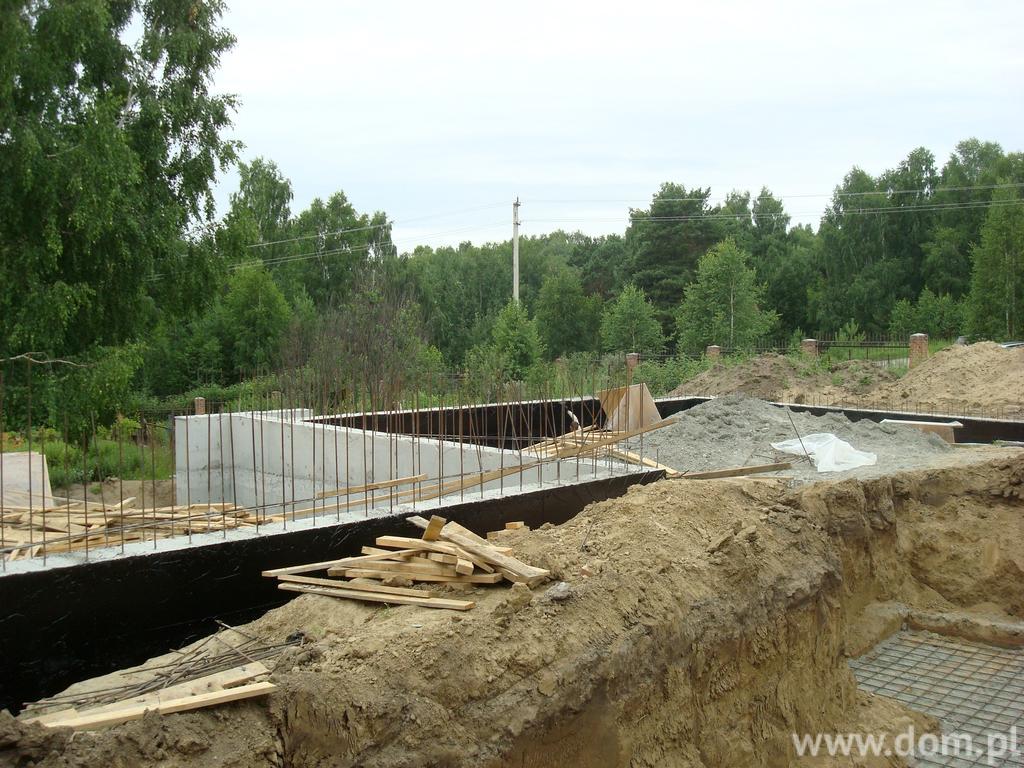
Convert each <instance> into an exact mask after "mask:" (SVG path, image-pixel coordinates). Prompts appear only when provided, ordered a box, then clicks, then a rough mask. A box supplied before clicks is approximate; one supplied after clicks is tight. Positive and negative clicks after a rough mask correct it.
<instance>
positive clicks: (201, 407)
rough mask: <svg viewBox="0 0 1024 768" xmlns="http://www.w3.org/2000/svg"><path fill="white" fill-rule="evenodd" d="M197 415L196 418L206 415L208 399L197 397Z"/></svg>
mask: <svg viewBox="0 0 1024 768" xmlns="http://www.w3.org/2000/svg"><path fill="white" fill-rule="evenodd" d="M195 406H196V408H195V414H196V416H202V415H204V414H205V413H206V398H205V397H197V398H196V401H195Z"/></svg>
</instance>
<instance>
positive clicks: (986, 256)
mask: <svg viewBox="0 0 1024 768" xmlns="http://www.w3.org/2000/svg"><path fill="white" fill-rule="evenodd" d="M993 203H995V204H996V205H994V206H993V207H992V208H990V209H989V212H988V215H987V216H986V218H985V225H984V226H983V227H982V228H981V243H980V244H979V245H978V246H977V247H975V248H974V251H973V255H974V269H973V271H972V273H971V294H970V297H969V298H968V304H967V312H968V328H969V330H970V332H971V333H972V334H975V335H978V336H984V337H987V338H992V339H1000V338H1004V339H1013V338H1016V337H1017V336H1019V335H1020V334H1021V332H1022V331H1024V322H1022V311H1024V255H1022V251H1024V204H1022V203H1024V201H1021V200H1020V199H1019V198H1018V197H1017V194H1016V191H1014V190H998V192H997V193H996V194H995V195H994V196H993Z"/></svg>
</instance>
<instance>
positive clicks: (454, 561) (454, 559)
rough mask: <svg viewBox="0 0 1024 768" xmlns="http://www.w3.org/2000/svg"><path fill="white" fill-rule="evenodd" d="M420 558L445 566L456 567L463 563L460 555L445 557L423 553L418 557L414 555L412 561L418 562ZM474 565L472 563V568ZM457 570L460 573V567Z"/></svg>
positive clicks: (439, 553) (440, 554) (438, 554)
mask: <svg viewBox="0 0 1024 768" xmlns="http://www.w3.org/2000/svg"><path fill="white" fill-rule="evenodd" d="M419 558H425V559H427V560H433V561H434V562H435V563H444V564H445V565H454V566H458V564H459V563H460V562H462V558H461V557H459V556H458V555H445V554H442V553H441V552H421V553H420V554H418V555H414V556H413V557H412V560H413V561H415V560H417V559H419ZM472 565H473V564H472V563H470V566H472ZM455 570H456V571H458V570H459V569H458V567H456V569H455ZM470 573H472V571H470Z"/></svg>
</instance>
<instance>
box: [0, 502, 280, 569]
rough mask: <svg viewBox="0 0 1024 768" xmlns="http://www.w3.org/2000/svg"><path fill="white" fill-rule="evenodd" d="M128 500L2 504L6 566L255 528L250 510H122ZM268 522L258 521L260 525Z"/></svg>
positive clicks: (223, 506) (208, 507)
mask: <svg viewBox="0 0 1024 768" xmlns="http://www.w3.org/2000/svg"><path fill="white" fill-rule="evenodd" d="M134 500H135V499H134V498H127V499H124V500H123V501H120V502H118V503H116V504H95V503H90V502H88V501H84V500H82V501H79V500H72V499H58V498H56V497H54V498H53V499H52V501H53V502H55V503H53V504H51V505H49V506H46V507H43V506H41V505H38V506H30V505H28V504H27V503H26V504H23V505H8V504H5V505H4V508H3V513H2V515H0V528H2V536H0V540H2V541H3V542H4V546H5V548H6V552H5V555H6V558H7V560H9V561H10V560H17V559H19V558H23V557H39V556H41V555H52V554H57V553H61V552H75V551H78V550H83V549H89V548H91V547H97V548H98V547H110V546H115V545H120V544H122V543H127V542H132V541H152V540H154V539H163V538H167V537H170V536H178V535H182V534H190V533H209V532H211V531H223V530H226V529H229V528H240V527H244V526H254V525H256V513H255V512H254V511H253V510H248V509H243V508H241V507H236V506H235V505H234V504H230V503H223V504H222V503H216V504H205V503H204V504H193V505H191V506H186V505H174V506H167V507H156V508H148V509H134V508H128V505H129V504H131V502H133V501H134ZM273 519H274V518H269V517H264V518H261V519H260V522H261V523H264V522H270V521H272V520H273Z"/></svg>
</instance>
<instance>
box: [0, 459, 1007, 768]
mask: <svg viewBox="0 0 1024 768" xmlns="http://www.w3.org/2000/svg"><path fill="white" fill-rule="evenodd" d="M1022 480H1024V458H1022V457H1021V456H1020V455H1019V454H1015V455H1014V456H1013V457H1008V458H1001V459H997V460H993V461H986V462H982V463H977V464H965V465H962V466H957V467H950V468H943V469H932V470H920V471H914V472H907V473H902V474H899V475H896V476H893V477H884V478H879V479H873V480H867V481H860V480H854V479H851V480H845V481H842V482H838V483H821V484H816V485H811V486H807V487H804V488H801V489H797V490H793V491H786V490H784V489H780V488H778V487H777V486H776V484H773V483H765V482H758V481H752V480H733V481H711V482H693V481H665V482H659V483H655V484H653V485H648V486H645V487H636V488H632V489H630V490H629V491H628V492H627V493H626V494H625V495H623V496H622V497H620V498H615V499H609V500H607V501H602V502H599V503H596V504H592V505H590V506H589V507H587V509H585V510H584V511H583V512H582V513H581V514H579V515H577V516H576V517H574V518H573V519H571V520H568V521H567V522H565V523H564V524H562V525H559V526H542V527H541V529H539V530H534V531H508V532H503V533H502V534H499V536H498V538H499V539H501V540H503V541H505V542H507V543H508V544H509V545H510V546H513V547H514V548H515V550H516V552H517V553H521V556H522V557H523V558H524V559H525V560H527V561H529V562H532V563H536V564H537V565H540V566H542V567H545V568H548V569H550V570H551V571H552V573H553V575H554V577H555V579H556V580H560V581H564V582H566V584H567V585H568V587H567V588H559V589H557V590H555V591H551V592H549V591H547V590H546V589H545V588H544V587H541V588H539V589H538V590H535V591H534V592H532V593H531V592H529V591H528V590H525V589H522V588H520V587H515V588H511V589H509V588H489V589H479V590H476V591H475V592H474V593H473V597H472V599H473V600H475V601H476V603H477V607H476V608H475V609H473V610H472V611H469V612H467V613H465V614H450V613H447V612H443V611H437V612H428V611H423V610H417V609H414V608H409V607H406V608H399V609H394V610H389V609H379V608H368V607H365V606H362V605H358V604H350V603H347V602H343V601H332V600H329V599H327V598H322V597H318V596H313V595H304V596H302V597H299V598H297V599H295V600H292V601H291V602H289V603H288V604H286V605H284V606H282V607H279V608H276V609H274V610H272V611H270V612H269V613H267V614H266V615H265V616H263V617H261V618H260V619H258V620H256V621H254V622H252V623H251V624H249V625H247V626H246V627H245V631H246V632H249V633H253V634H258V635H259V636H260V637H261V638H265V639H267V640H272V639H275V638H283V637H286V636H287V635H289V634H290V633H292V632H294V631H295V630H296V629H302V630H303V631H305V632H306V633H307V634H308V635H309V636H310V637H311V639H312V642H311V643H309V644H307V645H305V646H303V647H302V648H299V649H294V650H292V651H288V652H287V655H286V657H284V658H283V659H282V661H281V663H280V664H279V665H278V667H277V671H276V673H275V681H276V682H277V683H278V685H279V690H278V691H277V692H275V693H274V694H273V695H271V696H270V697H268V698H267V699H265V700H262V701H250V702H240V703H237V704H233V705H230V706H225V707H220V708H217V709H212V710H207V711H197V712H192V713H186V714H181V715H175V716H168V717H164V718H160V717H156V716H152V717H147V718H145V719H143V720H142V721H139V722H134V723H127V724H124V725H121V726H116V727H113V728H111V729H108V730H105V731H98V732H95V733H86V734H79V735H77V736H76V737H75V738H74V739H73V740H72V739H70V738H69V736H68V734H67V733H64V732H44V731H41V730H40V729H39V728H38V727H31V726H26V725H24V724H23V723H21V722H16V721H11V720H9V719H7V720H0V750H4V749H6V750H7V751H6V752H3V751H0V757H6V758H8V759H18V758H21V759H25V760H28V759H32V760H35V761H37V762H36V764H37V765H41V766H62V765H104V766H105V767H107V768H110V767H116V766H129V765H132V766H134V765H156V764H160V765H182V766H183V765H199V766H215V765H216V766H221V765H237V766H242V765H246V766H300V767H302V768H305V767H306V766H310V767H312V766H327V765H330V766H335V765H337V766H343V765H361V766H414V765H415V766H419V765H466V766H470V765H473V766H476V765H488V766H512V765H516V766H521V765H527V766H549V765H550V766H562V765H583V766H589V765H593V766H617V765H622V766H625V765H636V766H646V765H651V766H654V765H704V766H718V765H757V766H785V765H790V764H792V762H793V761H794V748H793V741H792V734H793V733H794V732H795V733H817V732H829V733H832V732H841V733H845V732H853V731H866V732H875V733H880V732H886V733H897V732H902V731H903V730H905V729H906V728H907V727H908V726H910V725H914V726H915V728H916V729H917V730H918V731H919V732H920V731H927V730H929V729H937V728H938V727H939V723H938V721H937V720H936V719H935V718H933V717H930V716H929V715H927V714H925V713H922V712H920V711H916V710H914V709H911V708H910V707H908V706H907V705H906V704H904V703H901V702H899V701H897V700H896V699H895V698H890V697H888V696H884V695H874V696H872V695H870V694H869V692H868V690H867V688H866V687H858V684H857V680H856V678H855V677H854V674H853V672H852V671H851V668H850V664H849V663H848V659H849V658H851V657H860V656H862V655H863V654H865V653H866V652H869V651H870V650H871V649H872V648H874V647H876V646H877V644H878V643H879V642H880V641H882V640H884V639H886V638H890V637H892V636H893V635H894V634H895V633H897V632H899V631H900V630H901V629H902V628H903V627H904V626H906V627H908V628H915V627H916V628H919V629H927V630H930V631H933V632H936V633H940V634H941V635H942V636H945V637H949V638H954V639H969V640H974V641H983V642H985V643H988V644H998V645H999V646H1001V647H1005V648H1010V649H1013V648H1019V647H1021V646H1022V645H1024V635H1022V634H1021V631H1020V630H1021V627H1022V626H1024V625H1022V620H1024V516H1022V505H1021V498H1020V497H1021V492H1022V491H1021V489H1022V485H1021V483H1022ZM549 589H550V588H549ZM92 684H94V685H99V684H102V681H95V682H93V683H92ZM84 685H87V684H84ZM867 763H868V764H871V761H870V760H868V761H867ZM876 764H879V765H881V764H888V765H892V764H900V763H899V761H898V759H897V758H893V759H891V760H889V761H888V762H886V761H885V760H884V759H879V761H878V762H877V763H876Z"/></svg>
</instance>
